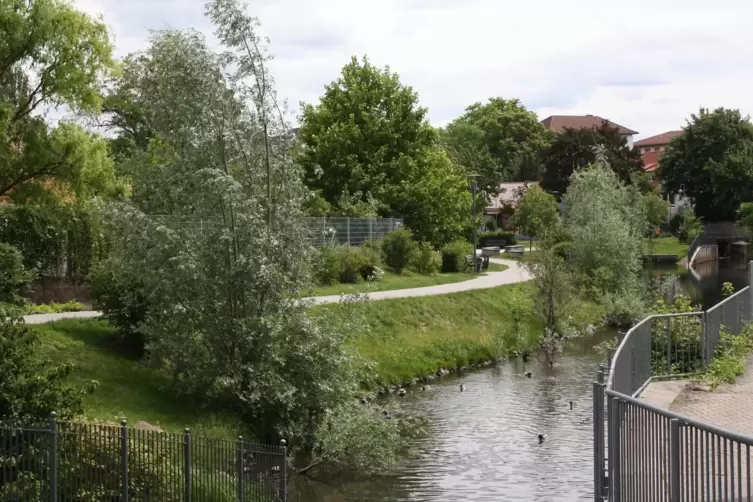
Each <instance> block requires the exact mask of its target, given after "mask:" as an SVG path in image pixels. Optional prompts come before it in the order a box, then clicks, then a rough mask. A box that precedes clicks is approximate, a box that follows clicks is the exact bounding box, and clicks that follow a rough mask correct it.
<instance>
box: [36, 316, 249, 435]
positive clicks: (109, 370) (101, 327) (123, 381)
mask: <svg viewBox="0 0 753 502" xmlns="http://www.w3.org/2000/svg"><path fill="white" fill-rule="evenodd" d="M33 328H34V329H36V330H37V331H39V332H40V334H41V338H42V351H41V355H43V356H46V357H49V358H51V359H52V360H53V361H56V362H66V361H72V362H74V363H75V365H76V369H75V370H74V372H73V374H72V375H71V382H72V383H79V384H80V383H83V382H90V381H92V380H97V381H98V382H99V387H98V388H97V390H96V391H95V392H94V394H92V395H91V396H88V397H87V399H86V401H85V407H86V410H85V412H86V416H87V418H90V419H97V420H108V421H116V420H120V419H122V418H126V419H127V420H128V423H129V424H131V425H134V424H136V422H139V421H145V422H148V423H150V424H152V425H157V426H159V427H162V428H163V429H164V430H166V431H172V432H177V431H181V430H183V429H184V428H185V427H191V429H192V430H193V431H194V433H196V434H202V435H210V436H220V437H225V438H228V439H230V438H235V437H237V436H238V434H239V433H241V432H246V435H248V432H249V431H241V430H239V427H240V426H239V425H238V424H239V421H237V420H235V419H234V418H233V417H232V416H231V415H228V414H218V413H214V412H212V411H211V410H204V409H200V408H199V407H198V406H197V405H196V403H195V401H194V400H193V399H191V398H190V397H178V396H176V394H175V393H174V392H173V391H172V389H171V388H170V383H171V381H170V378H169V377H168V375H166V374H165V373H163V372H161V371H158V370H155V369H153V368H149V367H147V366H145V365H144V364H143V363H142V362H140V361H138V360H136V359H134V358H131V357H127V356H124V354H123V352H122V351H121V350H120V347H119V346H118V345H117V343H116V336H115V329H114V328H112V327H111V326H110V325H109V324H107V323H106V322H105V321H102V320H96V319H94V320H92V319H88V320H65V321H59V322H56V323H52V324H43V325H38V326H33ZM249 437H251V436H249Z"/></svg>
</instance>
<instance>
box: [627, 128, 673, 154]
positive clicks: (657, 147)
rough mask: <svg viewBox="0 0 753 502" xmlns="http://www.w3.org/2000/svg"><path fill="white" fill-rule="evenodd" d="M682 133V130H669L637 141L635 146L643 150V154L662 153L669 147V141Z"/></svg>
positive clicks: (640, 150)
mask: <svg viewBox="0 0 753 502" xmlns="http://www.w3.org/2000/svg"><path fill="white" fill-rule="evenodd" d="M680 134H682V131H681V130H680V131H667V132H663V133H661V134H657V135H656V136H651V137H650V138H645V139H642V140H640V141H636V142H635V147H636V148H637V149H638V151H639V152H641V155H643V154H646V153H662V152H664V150H666V149H667V147H668V146H669V143H670V142H671V141H672V140H673V139H675V138H676V137H678V136H679V135H680Z"/></svg>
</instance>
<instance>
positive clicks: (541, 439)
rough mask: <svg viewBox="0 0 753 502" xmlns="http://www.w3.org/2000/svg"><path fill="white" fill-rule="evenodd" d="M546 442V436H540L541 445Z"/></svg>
mask: <svg viewBox="0 0 753 502" xmlns="http://www.w3.org/2000/svg"><path fill="white" fill-rule="evenodd" d="M544 441H546V434H539V444H541V443H543V442H544Z"/></svg>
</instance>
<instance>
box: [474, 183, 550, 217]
mask: <svg viewBox="0 0 753 502" xmlns="http://www.w3.org/2000/svg"><path fill="white" fill-rule="evenodd" d="M532 185H538V182H537V181H510V182H506V183H501V184H500V185H499V195H497V196H496V197H492V199H491V201H490V202H489V205H488V206H487V207H486V209H484V215H485V216H486V219H487V220H494V221H495V222H496V223H497V228H500V229H509V228H510V217H512V215H513V214H514V213H515V206H517V205H518V201H519V200H520V198H521V197H522V196H523V194H524V193H526V191H527V190H528V188H529V187H531V186H532Z"/></svg>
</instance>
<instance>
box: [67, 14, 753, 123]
mask: <svg viewBox="0 0 753 502" xmlns="http://www.w3.org/2000/svg"><path fill="white" fill-rule="evenodd" d="M73 2H74V4H76V5H77V7H78V8H80V9H82V10H84V11H86V12H88V13H90V14H93V15H96V16H99V15H101V16H102V17H103V19H104V21H105V23H106V24H107V25H108V26H109V27H110V29H111V31H112V33H113V35H114V40H115V46H116V55H117V56H119V57H122V56H125V55H127V54H129V53H131V52H135V51H138V50H141V49H143V48H144V47H145V46H146V45H147V44H148V41H149V40H148V39H149V32H150V30H158V29H164V28H176V29H184V28H195V29H198V30H200V31H202V32H204V33H205V34H206V35H207V37H208V38H209V39H210V41H211V40H212V39H213V35H212V31H213V28H212V26H211V23H210V22H209V21H208V20H207V19H206V18H205V17H204V1H203V0H150V1H147V0H73ZM248 10H249V12H250V13H251V14H252V15H254V16H256V17H258V18H259V21H260V22H261V24H262V28H261V34H262V35H265V36H267V37H269V39H270V42H271V44H270V51H271V52H272V54H274V55H275V60H274V61H273V63H272V65H271V70H272V72H273V75H274V77H275V80H276V84H277V90H278V94H279V96H281V97H283V98H285V99H286V100H287V101H288V103H289V106H290V107H291V108H292V109H293V110H294V111H297V110H298V109H299V108H300V106H299V103H300V102H301V101H304V102H307V103H315V102H317V101H318V99H319V97H320V96H321V95H322V94H323V92H324V85H325V84H327V83H329V82H331V81H332V80H335V79H336V78H337V77H338V75H339V73H340V70H341V69H342V67H343V66H344V65H345V64H346V63H347V62H348V61H349V60H350V58H351V57H352V56H354V55H355V56H359V57H360V56H363V55H367V56H368V57H369V59H370V61H371V62H372V63H373V64H376V65H378V66H389V67H390V69H391V70H393V71H395V72H397V73H398V74H399V75H400V78H401V81H402V82H403V83H404V84H407V85H410V86H411V87H413V88H414V89H415V90H416V91H417V92H418V94H419V99H420V103H421V105H422V106H424V107H426V108H427V109H428V117H429V120H430V122H431V123H432V124H433V125H436V126H442V125H444V124H446V123H448V122H450V121H452V120H453V119H454V118H456V117H457V116H458V115H460V114H462V112H463V110H464V109H465V108H466V107H467V106H469V105H471V104H473V103H475V102H484V101H486V100H487V99H489V98H491V97H503V98H506V99H510V98H518V99H520V100H521V102H522V103H523V105H525V106H526V107H527V108H528V109H530V110H532V111H534V112H535V113H536V114H537V115H538V116H539V118H540V119H542V120H543V119H544V118H546V117H548V116H549V115H585V114H593V115H598V116H601V117H604V118H607V119H609V120H611V121H613V122H616V123H618V124H620V125H623V126H626V127H629V128H631V129H633V130H636V131H638V132H639V133H640V134H639V135H638V136H637V137H638V138H641V137H647V136H651V135H654V134H659V133H662V132H665V131H668V130H673V129H679V128H681V127H682V126H683V125H684V124H685V122H686V119H688V118H689V116H690V114H691V113H694V112H696V111H697V110H698V108H699V107H701V106H703V107H705V108H712V109H713V108H716V107H719V106H725V107H731V108H739V109H740V110H741V111H742V112H743V113H744V114H753V64H751V63H752V62H753V30H751V29H750V20H751V19H753V2H749V1H746V0H715V1H708V0H682V1H678V0H654V1H647V0H633V1H631V2H622V3H618V2H615V1H605V0H569V1H568V0H527V1H526V0H517V1H511V0H378V1H377V0H254V1H251V2H250V3H249V6H248Z"/></svg>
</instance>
